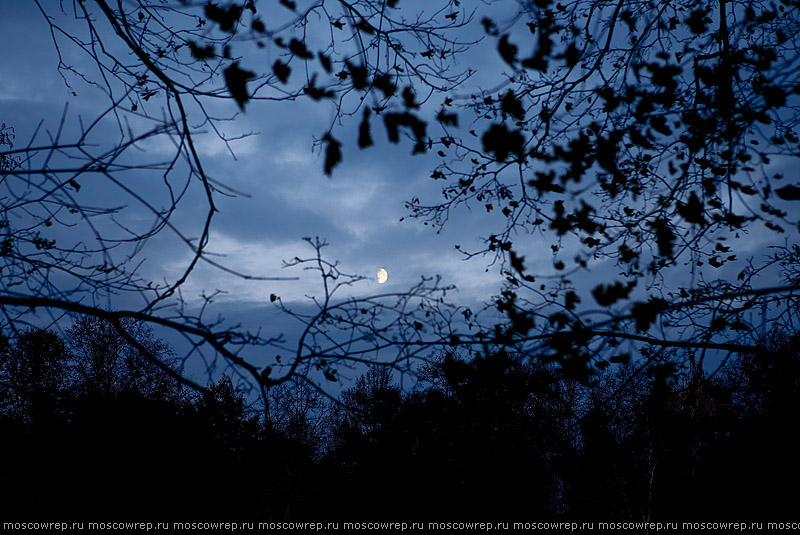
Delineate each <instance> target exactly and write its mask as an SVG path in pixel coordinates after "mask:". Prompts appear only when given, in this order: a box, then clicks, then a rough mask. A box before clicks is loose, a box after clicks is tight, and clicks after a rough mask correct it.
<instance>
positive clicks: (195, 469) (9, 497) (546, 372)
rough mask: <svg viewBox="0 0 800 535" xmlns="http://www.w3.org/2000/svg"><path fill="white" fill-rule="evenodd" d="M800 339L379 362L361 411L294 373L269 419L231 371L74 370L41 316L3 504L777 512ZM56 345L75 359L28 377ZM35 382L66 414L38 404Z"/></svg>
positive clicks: (616, 515)
mask: <svg viewBox="0 0 800 535" xmlns="http://www.w3.org/2000/svg"><path fill="white" fill-rule="evenodd" d="M73 333H74V331H73ZM798 340H800V339H799V338H798V337H797V336H788V335H786V334H785V333H782V332H774V333H772V334H771V336H769V337H765V338H764V339H762V340H761V342H760V343H759V348H760V349H759V352H758V353H756V354H752V355H745V356H740V357H737V358H736V359H734V360H733V361H732V362H730V363H729V364H728V365H726V366H725V367H724V368H723V369H722V370H721V371H720V373H719V374H717V375H716V376H714V377H711V376H708V375H706V374H704V373H702V372H700V371H699V370H698V369H686V368H682V367H681V365H680V364H678V361H677V360H676V359H675V358H674V357H668V356H664V355H653V356H652V359H651V360H652V366H650V367H649V369H648V371H647V373H642V371H641V368H639V369H637V368H635V367H634V366H633V365H630V364H623V365H621V366H619V367H618V368H616V369H614V370H607V371H606V372H605V373H604V374H602V375H601V376H599V377H598V378H597V380H596V382H594V383H592V384H591V385H589V386H584V385H581V384H579V383H578V382H577V381H570V380H565V379H564V378H563V377H561V376H559V374H556V373H554V372H553V369H552V368H550V367H547V366H542V365H540V364H539V365H534V364H523V363H521V362H520V360H519V358H518V357H517V356H514V355H509V354H507V353H504V352H500V353H494V354H490V355H485V356H480V357H477V358H474V359H472V360H465V359H463V358H460V357H459V356H458V355H457V354H456V353H454V352H448V353H445V354H442V355H441V356H440V357H439V358H438V359H436V360H435V361H433V362H431V363H429V364H428V365H427V366H426V367H425V368H424V369H422V370H420V378H421V379H422V383H421V384H424V385H425V387H424V388H418V389H416V390H414V391H413V392H408V393H406V392H403V391H402V390H401V389H400V387H399V386H398V385H397V384H396V383H395V382H394V380H393V377H392V372H391V370H390V369H389V368H388V367H385V368H371V369H370V370H369V371H367V372H366V373H365V374H364V375H362V376H361V377H360V378H359V379H358V380H357V381H356V383H355V385H354V386H353V387H352V388H350V389H348V390H345V391H344V392H343V394H342V402H343V403H344V404H345V405H346V407H347V408H346V409H344V408H342V407H338V406H336V405H331V404H330V403H329V402H326V401H325V400H324V399H323V398H321V397H320V396H319V394H318V393H317V391H316V390H314V389H312V388H308V387H307V386H303V385H304V383H297V384H294V385H292V384H288V383H287V384H282V385H280V386H278V387H276V389H277V390H276V391H275V393H274V395H272V397H271V400H272V401H273V405H271V406H270V408H269V411H268V413H267V414H268V416H267V418H266V419H264V418H261V417H259V415H258V413H256V412H253V411H252V410H251V409H249V408H248V407H247V405H246V403H245V399H244V397H243V396H242V395H241V394H239V393H238V392H237V391H236V388H235V387H234V385H233V383H232V382H231V380H230V379H229V378H228V377H222V379H220V380H219V381H218V382H217V383H215V384H212V385H209V386H208V389H207V390H208V393H207V394H206V395H204V396H198V395H172V396H164V395H162V394H160V393H158V394H155V395H154V394H153V393H152V391H151V390H148V389H146V388H144V387H143V386H142V387H136V388H130V389H127V390H125V391H118V392H114V393H111V394H108V393H107V394H104V395H102V396H99V395H98V394H97V392H96V391H93V390H92V389H90V388H87V386H86V385H84V384H83V381H84V379H83V378H82V377H81V376H76V379H77V380H73V379H70V377H69V375H68V374H66V373H63V370H65V369H67V368H68V366H66V365H67V364H69V363H70V362H72V361H73V360H74V356H72V355H71V354H70V353H69V351H68V350H67V346H66V344H64V343H63V342H62V341H61V340H60V339H59V337H58V336H57V335H55V334H53V333H51V332H48V331H37V332H29V333H27V334H26V335H24V336H23V337H21V338H19V339H18V341H17V342H16V344H15V345H13V346H11V347H9V346H8V345H6V346H4V349H3V368H2V387H3V390H2V394H3V401H4V405H3V407H4V408H3V413H2V416H1V417H0V426H1V427H2V432H3V438H4V440H3V441H2V451H1V452H0V454H2V459H3V460H4V461H3V463H2V468H0V477H2V479H3V481H4V482H5V484H4V486H3V491H2V496H0V498H2V504H3V506H2V510H1V512H2V515H3V517H4V518H22V517H25V516H26V515H36V517H37V518H41V517H42V515H43V511H46V514H45V515H44V516H49V517H53V518H58V517H59V516H63V515H76V514H89V513H91V514H92V517H93V518H98V519H100V518H106V519H114V518H120V515H130V514H133V513H138V512H142V511H146V512H147V513H148V514H150V515H152V517H153V518H160V519H174V518H176V517H177V516H179V515H191V517H192V518H196V519H201V518H204V519H217V520H219V519H222V518H229V519H235V518H238V519H242V518H249V519H259V520H273V521H276V520H300V519H314V518H319V517H325V518H329V519H341V520H347V519H352V518H353V517H354V516H357V517H358V518H359V519H363V520H367V519H384V520H385V519H387V518H395V519H396V518H399V517H402V518H403V519H406V520H409V521H423V520H439V521H441V520H442V519H443V518H451V517H456V518H465V519H466V518H481V519H484V520H488V519H495V520H506V521H507V520H508V519H509V518H518V517H519V516H521V515H522V516H530V515H534V516H535V517H536V518H538V519H543V520H544V519H548V518H549V519H561V520H563V519H570V520H580V519H583V520H586V519H591V520H594V521H598V520H617V521H670V520H672V521H674V520H675V519H676V518H677V517H680V519H682V520H690V519H691V520H703V519H708V518H712V517H713V518H717V517H718V516H730V515H734V514H735V516H736V518H738V519H740V520H743V519H748V520H759V519H761V520H763V519H764V518H765V517H770V518H771V517H773V516H774V515H779V514H780V513H782V512H785V511H788V510H791V507H792V505H793V504H792V495H791V494H789V493H786V492H785V490H784V489H785V488H787V487H788V486H790V485H791V484H792V483H793V482H794V481H796V478H797V477H798V476H800V461H798V457H797V455H796V452H795V450H794V445H795V444H796V441H797V439H798V438H800V437H798V436H797V431H796V426H794V425H793V422H794V418H795V414H796V412H797V410H798V408H799V407H800V342H799V341H798ZM120 358H122V355H121V356H120ZM47 359H50V360H53V359H55V361H58V362H61V363H62V364H63V365H64V366H62V367H58V366H56V367H54V368H53V370H54V372H53V373H52V374H50V375H48V379H47V380H42V378H41V377H40V376H39V375H36V374H31V375H29V376H26V377H27V379H28V382H27V383H26V384H24V385H22V384H21V383H20V382H19V380H18V379H16V378H17V377H18V375H15V373H16V371H15V370H16V369H17V368H16V367H15V366H16V365H17V364H19V363H20V362H38V361H44V360H47ZM55 361H54V362H55ZM59 370H62V371H59ZM15 381H17V382H15ZM22 392H24V393H26V395H28V398H26V400H27V399H37V400H41V399H44V400H47V402H48V403H49V405H48V408H49V411H48V412H47V414H44V413H42V412H41V411H40V412H36V411H31V410H28V412H24V411H21V410H19V408H18V405H17V404H19V403H22V406H23V407H29V406H30V403H28V402H27V401H25V400H23V398H22V397H20V393H22ZM15 396H16V397H15ZM26 403H27V404H26ZM398 515H399V516H398Z"/></svg>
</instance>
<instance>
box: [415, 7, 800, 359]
mask: <svg viewBox="0 0 800 535" xmlns="http://www.w3.org/2000/svg"><path fill="white" fill-rule="evenodd" d="M797 8H798V4H797V2H796V1H793V0H783V1H780V2H755V3H748V4H746V5H745V4H741V3H736V2H729V1H727V0H719V1H716V0H714V1H696V0H687V1H679V2H670V3H668V4H665V3H659V2H645V1H633V2H616V3H615V2H608V3H597V2H592V1H583V0H577V1H572V2H555V1H550V0H542V1H536V2H519V3H518V12H517V16H516V17H515V18H512V19H508V20H504V19H501V18H500V17H497V18H484V19H483V20H482V25H483V28H484V30H485V32H486V34H487V38H489V39H493V40H495V42H496V43H497V51H498V58H497V59H498V63H500V64H501V65H502V67H503V69H504V75H503V76H501V77H500V80H502V81H503V83H500V84H498V85H497V86H494V85H489V86H486V89H484V90H482V91H475V92H474V93H473V94H472V95H471V98H470V99H469V100H468V101H461V102H459V101H452V102H449V103H447V104H448V105H446V109H447V110H448V111H447V113H449V114H453V113H456V111H458V113H460V115H461V116H462V117H463V116H464V115H466V116H468V117H470V118H472V117H475V118H476V119H475V122H472V123H470V124H471V128H472V129H471V130H469V134H470V135H466V132H463V131H460V130H458V129H457V128H448V135H446V136H444V137H442V138H440V139H434V140H433V142H434V145H435V146H437V147H439V148H440V149H441V154H443V158H444V160H443V163H442V164H441V165H440V166H439V167H437V168H436V169H435V170H434V172H433V173H432V178H433V179H434V180H441V181H443V182H442V183H443V184H444V186H443V195H444V199H438V200H435V199H434V200H430V201H426V200H425V199H422V200H420V199H419V198H415V199H413V200H412V201H411V202H409V203H408V207H409V208H410V210H411V211H412V213H413V215H414V216H415V217H417V218H420V219H423V220H424V221H426V222H428V223H431V224H433V225H434V226H441V225H446V223H447V220H448V218H449V217H450V216H451V215H452V214H454V213H457V210H458V209H459V208H460V207H464V208H466V207H467V206H471V207H474V206H478V207H481V208H485V210H486V211H487V212H492V214H493V215H494V214H497V219H495V220H492V221H493V222H494V226H485V227H484V228H485V231H484V232H485V235H484V244H485V245H484V247H478V248H476V250H469V251H468V250H466V249H461V250H462V252H464V254H465V255H466V256H467V257H473V256H478V255H480V256H482V255H484V254H489V255H490V257H492V258H494V259H495V260H500V261H501V262H502V265H503V268H504V270H503V272H504V275H505V277H506V287H505V289H504V291H503V292H502V293H501V295H500V296H499V297H498V299H497V308H498V309H499V310H500V311H501V312H503V313H504V314H505V315H506V316H507V321H506V323H505V327H504V329H503V330H502V331H501V332H500V333H494V332H493V331H489V332H488V333H487V334H489V335H490V336H491V337H494V339H496V340H498V341H499V342H505V343H511V344H514V345H515V346H516V347H518V348H519V350H520V351H528V352H529V353H530V354H545V355H549V356H550V357H551V358H553V359H555V360H557V361H559V362H561V363H562V365H563V367H564V368H565V369H567V370H569V371H570V372H571V373H578V374H580V373H584V374H585V373H591V372H593V371H595V370H596V369H597V367H598V366H602V365H604V364H605V362H607V359H608V358H610V357H614V358H617V359H620V358H622V355H621V354H622V353H623V352H627V353H628V354H629V355H631V354H633V355H636V354H638V351H639V349H641V348H642V347H646V346H649V347H650V348H659V347H662V348H695V349H697V350H698V354H700V353H704V352H713V351H722V352H747V351H755V344H754V343H753V341H752V339H751V338H750V337H749V335H750V332H751V330H752V329H753V328H755V327H758V323H759V321H761V320H762V319H766V321H767V322H771V321H774V320H775V319H776V318H778V317H780V316H784V317H786V316H792V318H793V320H796V319H797V318H796V312H797V310H798V306H797V304H798V303H797V289H798V287H799V286H800V278H798V267H797V266H798V258H799V257H798V249H797V246H796V245H795V244H794V243H795V242H796V241H797V238H798V221H797V218H796V209H795V207H794V204H795V203H796V202H797V201H798V200H800V187H798V185H797V184H796V183H795V182H796V181H795V180H794V178H792V176H791V174H790V173H787V169H789V168H790V166H791V165H792V164H793V163H796V162H797V160H796V158H797V155H798V148H799V147H800V137H798V135H797V132H796V124H797V121H798V110H800V108H799V107H798V106H800V96H798V95H799V94H800V90H798V85H797V80H796V78H795V77H794V76H792V75H791V74H790V73H794V72H796V71H797V69H798V67H799V66H800V55H799V54H798V53H797V46H798V39H799V38H800V32H798V28H800V17H799V16H798V13H800V10H798V9H797ZM495 87H498V88H499V89H495ZM745 236H750V238H745ZM787 237H788V239H789V241H788V242H787V241H785V240H786V238H787ZM745 239H749V240H753V241H757V242H758V243H759V244H760V245H761V246H763V249H759V250H758V251H755V250H751V249H749V248H748V247H747V246H746V245H745V242H744V241H743V240H745ZM541 242H544V243H541ZM547 246H549V247H550V251H548V254H547V256H548V257H552V269H548V268H547V266H546V265H544V266H543V265H542V263H541V262H540V261H539V259H541V256H542V254H541V251H542V249H543V248H544V247H547ZM768 246H769V247H771V249H770V250H769V252H768V249H767V247H768ZM550 253H552V254H550ZM548 263H549V262H548ZM761 311H766V313H765V314H760V313H759V312H761ZM498 334H499V335H501V336H497V335H498ZM620 344H624V345H623V347H622V348H620V347H619V345H620ZM623 348H624V351H623ZM581 369H583V372H581Z"/></svg>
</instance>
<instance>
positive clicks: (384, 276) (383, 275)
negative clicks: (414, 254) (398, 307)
mask: <svg viewBox="0 0 800 535" xmlns="http://www.w3.org/2000/svg"><path fill="white" fill-rule="evenodd" d="M387 280H389V273H388V272H387V271H386V270H385V269H383V268H381V269H379V270H378V284H383V283H385V282H386V281H387Z"/></svg>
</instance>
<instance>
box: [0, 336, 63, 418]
mask: <svg viewBox="0 0 800 535" xmlns="http://www.w3.org/2000/svg"><path fill="white" fill-rule="evenodd" d="M3 344H4V345H3V347H2V350H1V351H0V389H1V391H2V398H3V401H4V404H3V412H4V414H6V415H7V416H10V417H11V418H13V419H16V420H18V421H20V422H22V423H24V424H25V425H26V426H27V427H30V426H34V425H36V424H40V423H46V422H48V421H49V420H51V419H53V418H55V417H57V415H58V414H61V413H62V412H63V410H64V408H65V407H64V405H65V403H64V402H65V401H66V398H67V397H69V396H70V395H71V393H70V384H69V382H68V365H69V360H70V358H71V355H70V352H69V349H68V348H67V346H66V344H65V343H64V342H63V340H61V338H59V336H58V335H57V334H55V333H54V332H52V331H48V330H30V331H27V332H25V333H23V334H22V335H21V336H20V337H19V338H18V339H17V340H16V341H15V343H14V345H13V346H11V347H9V346H8V343H7V342H6V341H5V340H4V342H3Z"/></svg>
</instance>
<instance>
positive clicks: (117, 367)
mask: <svg viewBox="0 0 800 535" xmlns="http://www.w3.org/2000/svg"><path fill="white" fill-rule="evenodd" d="M120 326H121V327H122V329H124V330H125V332H127V333H129V334H130V336H132V337H133V338H134V339H135V340H136V342H137V343H138V344H140V345H141V346H142V347H144V348H145V349H146V351H147V353H149V354H150V355H151V356H153V357H155V358H156V359H158V362H160V363H162V365H163V366H164V367H167V369H168V370H169V371H170V372H171V373H168V372H167V371H165V370H164V369H163V367H159V366H157V365H156V364H155V362H154V361H153V360H151V359H149V358H147V356H146V354H145V353H144V352H142V351H141V350H140V349H139V348H137V347H135V346H133V345H132V344H131V343H130V342H128V341H127V340H126V339H125V338H123V337H122V336H121V335H120V333H119V331H118V330H117V329H116V328H115V327H114V326H113V325H112V324H111V323H109V322H108V321H106V320H104V319H101V318H98V317H94V316H83V317H80V318H79V319H78V320H77V321H76V322H75V323H74V324H73V325H72V326H71V327H70V328H69V329H67V336H68V338H69V341H70V343H71V346H72V361H73V364H72V366H71V371H72V373H73V374H75V375H76V376H77V377H76V381H77V383H78V384H80V385H81V388H82V390H83V392H82V393H83V394H84V395H90V396H100V397H105V398H109V397H114V396H116V395H118V394H120V393H122V392H126V391H131V392H136V393H138V394H141V395H143V396H146V397H149V398H152V399H175V398H176V396H177V395H178V392H179V387H180V384H179V383H178V381H177V380H176V379H175V375H177V374H178V372H179V370H178V367H177V362H175V359H174V351H173V350H172V348H170V347H169V346H168V345H167V344H166V343H165V342H164V341H163V340H161V339H159V338H158V337H156V336H155V333H154V332H153V330H152V329H151V328H150V327H148V326H147V325H145V324H143V323H142V322H141V321H138V320H134V319H131V318H125V319H123V320H121V321H120Z"/></svg>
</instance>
